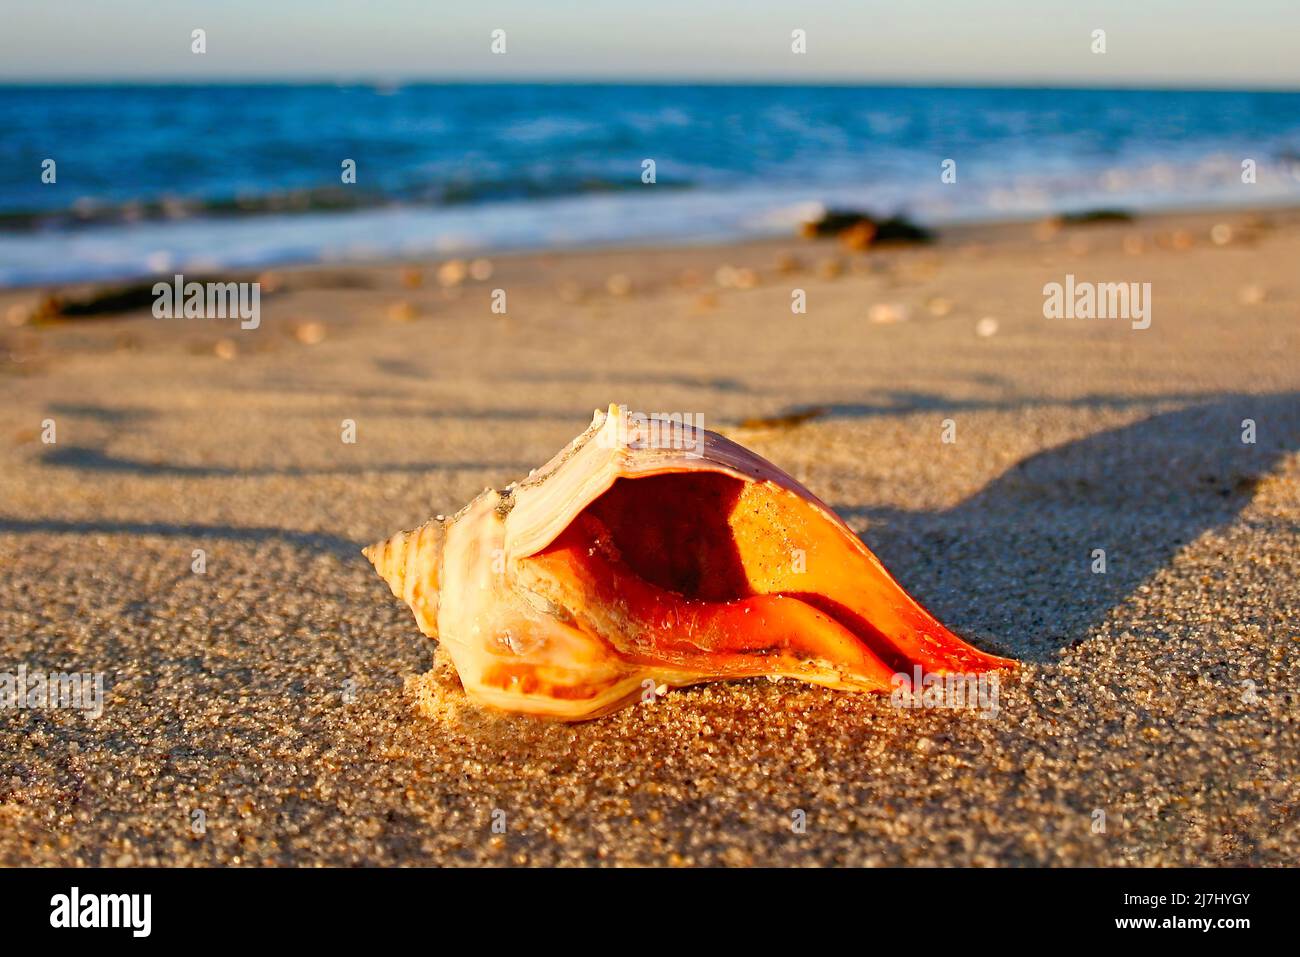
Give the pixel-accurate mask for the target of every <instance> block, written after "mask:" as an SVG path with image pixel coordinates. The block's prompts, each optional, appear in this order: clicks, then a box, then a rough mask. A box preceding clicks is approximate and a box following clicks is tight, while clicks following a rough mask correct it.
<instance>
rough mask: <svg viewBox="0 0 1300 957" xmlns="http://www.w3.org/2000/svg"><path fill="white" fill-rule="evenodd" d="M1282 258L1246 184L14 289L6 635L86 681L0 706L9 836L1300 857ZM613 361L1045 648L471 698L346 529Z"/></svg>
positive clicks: (468, 473)
mask: <svg viewBox="0 0 1300 957" xmlns="http://www.w3.org/2000/svg"><path fill="white" fill-rule="evenodd" d="M1217 224H1224V225H1227V226H1229V227H1230V228H1229V229H1228V230H1227V231H1226V232H1225V231H1224V230H1222V229H1220V230H1218V231H1217V232H1214V234H1213V235H1214V237H1217V239H1218V240H1221V242H1216V241H1215V238H1212V231H1213V229H1214V227H1215V226H1216V225H1217ZM1297 262H1300V213H1297V212H1294V211H1271V212H1266V213H1260V214H1251V213H1246V212H1237V213H1218V214H1213V215H1205V216H1195V215H1193V216H1179V217H1150V218H1144V219H1141V220H1139V221H1137V222H1135V223H1131V224H1130V223H1118V224H1105V225H1093V226H1077V227H1066V228H1064V229H1059V230H1051V229H1043V228H1042V227H1040V226H1035V225H1034V224H1021V225H1006V226H997V227H979V228H976V227H971V228H965V229H961V230H955V231H952V232H949V233H946V234H945V235H944V236H943V238H942V241H941V242H940V243H939V244H937V245H935V246H933V247H929V248H915V247H909V248H899V249H895V250H878V251H872V252H869V253H852V252H848V251H846V250H844V249H842V248H841V247H839V246H838V245H837V244H836V243H835V242H833V241H825V242H817V243H810V242H802V241H796V240H791V241H790V242H772V243H758V244H747V245H738V246H731V247H698V248H685V249H661V250H640V251H632V250H629V251H600V252H575V253H563V254H530V255H520V256H496V257H492V275H491V276H490V277H488V278H486V279H474V278H472V277H466V278H464V279H463V280H462V281H460V282H458V283H452V284H450V285H447V286H444V285H442V284H440V282H439V278H438V270H437V263H433V262H421V263H412V264H392V265H386V266H373V267H369V266H368V267H352V266H331V267H315V268H304V269H283V270H275V271H274V272H273V273H272V274H269V275H266V276H264V277H263V280H264V286H263V299H262V321H261V326H260V328H258V329H256V330H247V331H241V330H240V329H239V328H238V324H237V323H236V322H234V321H232V320H174V321H164V320H155V319H153V318H151V317H150V316H149V314H148V311H147V309H142V310H137V311H135V312H132V313H128V314H124V315H118V316H107V317H95V318H86V319H81V320H77V321H68V322H61V323H54V324H48V325H19V324H17V323H19V322H20V321H21V320H22V319H23V318H24V317H25V316H26V315H28V314H29V313H30V311H31V310H32V307H33V306H34V305H35V304H36V302H37V300H38V299H39V296H40V294H39V293H38V292H36V291H24V290H11V291H5V292H0V321H3V320H6V319H7V320H8V322H0V396H2V397H3V401H2V402H0V462H2V466H0V492H2V493H3V494H2V499H0V501H2V504H0V672H13V671H15V670H16V669H17V668H18V667H19V666H20V665H26V667H27V668H28V670H29V671H33V672H34V671H37V670H45V671H85V672H102V673H103V674H104V676H105V685H106V690H105V700H104V703H103V704H104V710H103V714H102V716H101V717H99V718H98V719H93V720H92V719H90V718H88V717H87V716H85V715H83V714H80V713H77V712H76V711H71V710H40V709H9V710H0V862H3V863H5V864H9V865H18V864H90V865H107V864H136V865H173V864H218V865H229V864H242V865H315V864H327V865H341V864H380V865H388V864H408V865H425V864H479V863H489V864H557V863H570V864H600V863H603V864H688V865H689V864H696V865H699V864H927V865H934V864H941V865H943V864H955V865H966V864H990V865H1025V864H1051V865H1110V864H1146V865H1164V864H1171V865H1172V864H1185V865H1201V864H1295V863H1297V861H1298V860H1300V853H1298V851H1300V826H1298V825H1297V813H1298V812H1297V801H1298V800H1300V784H1298V783H1297V782H1298V781H1300V734H1298V731H1297V721H1296V714H1297V711H1298V710H1300V709H1297V705H1296V690H1295V689H1296V688H1297V687H1298V686H1300V626H1297V624H1296V623H1297V621H1300V455H1298V454H1297V450H1298V449H1300V361H1298V360H1297V356H1300V275H1298V274H1297V272H1296V269H1295V264H1296V263H1297ZM722 267H730V269H729V270H728V269H726V268H722ZM720 269H721V270H722V271H721V272H719V270H720ZM453 272H455V271H454V270H444V271H443V279H444V280H448V281H450V280H453V279H455V278H456V276H454V275H452V273H453ZM1067 274H1074V275H1075V276H1076V278H1077V279H1078V280H1080V281H1095V282H1121V281H1124V282H1129V281H1135V282H1150V283H1151V284H1152V287H1151V288H1152V316H1151V318H1152V322H1151V326H1150V328H1148V329H1145V330H1134V329H1132V328H1130V324H1129V323H1128V322H1126V321H1124V320H1051V319H1046V318H1044V316H1043V312H1042V309H1043V292H1042V289H1043V286H1044V284H1045V283H1048V282H1063V281H1064V280H1065V276H1066V275H1067ZM719 280H721V283H720V282H719ZM498 288H500V289H504V290H506V293H507V314H506V315H505V316H500V315H494V314H493V312H492V311H491V305H492V290H493V289H498ZM796 288H798V289H803V290H805V292H806V295H807V314H806V315H792V313H791V310H790V303H791V292H792V290H793V289H796ZM77 292H78V291H76V290H73V291H72V293H74V294H75V293H77ZM611 401H618V402H622V403H625V404H627V405H628V406H630V407H631V408H632V409H635V410H642V411H648V412H675V411H676V412H687V411H690V412H702V413H703V414H704V416H705V422H706V425H707V426H708V427H710V428H714V429H717V430H719V431H722V432H724V433H726V434H728V435H730V436H731V437H733V438H736V439H738V440H739V441H741V442H743V443H745V444H747V445H749V446H751V447H752V448H754V449H755V450H756V451H757V452H759V453H760V454H762V455H764V456H766V457H768V458H770V459H771V460H772V461H773V462H775V463H776V464H778V465H780V466H781V467H783V468H785V469H786V470H788V471H789V472H791V473H792V474H793V475H795V476H796V477H797V478H798V479H800V480H801V481H803V482H804V483H805V484H807V485H808V486H809V487H810V488H811V489H812V490H813V491H814V492H816V493H817V494H818V495H819V496H821V497H822V498H824V499H825V500H826V501H828V502H829V503H830V504H831V505H833V506H834V507H835V508H836V509H837V510H838V511H839V512H840V514H841V515H843V516H844V517H845V518H846V520H847V521H848V522H849V524H850V525H852V526H853V527H854V528H855V529H856V530H857V531H858V532H859V533H860V534H861V535H862V536H863V538H864V539H865V541H866V542H867V543H868V544H869V545H870V546H871V547H872V548H873V549H874V550H875V551H876V552H877V554H878V555H879V556H880V557H881V559H882V560H883V561H884V562H885V564H886V565H887V566H888V567H889V568H890V569H891V571H893V573H894V574H895V575H896V576H897V577H898V578H899V580H900V581H901V582H902V583H903V584H904V586H905V587H907V588H908V589H909V590H910V591H911V592H912V593H913V594H915V595H916V596H917V597H918V598H919V599H920V600H921V601H922V602H923V603H924V604H925V605H927V606H928V607H929V608H930V609H931V610H932V611H934V612H935V613H936V614H937V615H938V616H939V617H940V618H941V619H943V620H944V621H945V622H946V623H947V624H948V625H949V626H950V627H952V628H953V629H954V630H955V631H957V632H958V633H959V634H961V635H963V636H964V637H966V638H967V639H969V640H970V641H972V642H974V643H976V644H978V645H980V646H981V647H984V648H987V649H989V650H992V651H995V652H999V653H1002V654H1009V655H1013V656H1015V657H1018V658H1021V659H1023V660H1024V661H1025V662H1026V665H1025V667H1024V668H1023V669H1022V671H1021V672H1020V673H1019V674H1018V675H1017V676H1015V677H1012V678H1007V679H1006V680H1004V681H1003V683H1002V687H1001V696H1000V699H999V709H998V712H997V714H996V715H995V716H987V717H981V716H979V715H977V714H973V713H970V712H958V711H940V710H931V711H923V710H922V711H918V710H904V709H898V708H894V707H891V705H890V702H889V700H888V699H886V698H882V697H870V696H854V695H848V694H836V693H833V692H829V691H826V690H823V689H818V688H810V687H806V686H802V685H798V684H794V683H792V682H788V681H786V682H780V683H775V682H769V681H766V680H759V681H751V682H741V683H735V684H727V685H713V686H707V687H699V688H692V689H687V690H681V691H675V692H672V693H671V694H669V695H667V696H666V697H664V698H663V699H661V700H659V701H657V702H656V703H654V704H646V705H639V706H635V707H632V708H629V709H627V710H625V711H622V712H620V713H618V714H616V715H614V716H611V717H608V718H605V719H602V720H599V721H595V722H591V723H587V724H582V725H576V726H566V725H556V724H546V723H539V722H536V721H533V720H529V719H521V718H511V717H503V716H499V715H493V714H487V713H483V712H480V711H478V710H477V709H475V708H473V707H472V706H470V705H468V703H467V702H466V700H465V698H464V695H463V693H462V692H461V691H460V689H459V687H458V685H457V683H456V680H455V677H454V674H452V673H451V672H450V671H449V670H448V669H447V667H446V666H445V664H443V663H441V662H439V663H438V665H437V667H435V666H434V646H433V644H432V643H430V642H428V641H426V640H425V639H424V638H422V637H421V636H420V634H419V632H418V631H417V629H416V627H415V625H414V623H413V621H412V620H411V617H410V614H409V612H407V611H406V609H404V608H402V607H400V606H399V605H398V604H397V602H395V601H394V600H393V599H392V597H391V596H390V594H389V592H388V589H387V586H385V585H384V583H383V582H382V581H380V580H379V578H378V577H377V576H376V575H375V574H374V573H373V571H372V570H371V568H370V567H369V565H368V564H367V563H366V561H365V559H364V558H362V556H361V555H360V554H359V548H360V547H361V546H362V545H365V544H369V543H370V542H372V541H374V540H376V539H379V538H381V537H386V536H387V535H388V534H390V533H391V532H393V531H395V530H396V529H399V528H409V527H412V526H414V525H416V524H418V523H420V522H422V521H424V520H425V519H426V518H428V517H429V516H430V515H432V514H434V513H438V512H451V511H454V510H455V509H457V508H459V507H460V506H461V505H463V504H464V503H465V502H467V501H468V500H469V499H470V498H471V497H472V496H474V495H475V494H477V493H478V492H479V491H480V490H482V489H483V488H484V487H485V486H487V485H496V486H500V485H504V484H506V483H508V482H509V481H511V480H514V479H517V478H520V477H521V476H523V475H524V474H526V472H527V471H528V469H529V468H532V467H534V466H536V465H539V464H541V463H542V462H544V461H545V460H546V459H547V458H548V457H549V456H550V455H551V454H552V453H553V452H554V451H555V450H557V449H558V448H559V447H560V446H561V445H562V444H563V443H564V442H566V441H567V440H568V439H570V438H571V437H572V436H573V435H576V434H577V433H578V432H579V431H580V430H581V429H582V428H583V427H584V426H585V425H586V424H587V422H589V421H590V418H591V412H592V410H593V409H594V408H603V407H605V406H606V405H608V403H610V402H611ZM47 419H52V420H54V423H55V426H56V438H57V441H56V442H55V443H54V444H46V443H45V442H43V441H42V430H43V428H44V426H43V424H42V423H43V421H44V420H47ZM1244 419H1252V420H1254V422H1255V424H1256V438H1257V441H1256V442H1255V443H1254V444H1247V443H1243V442H1242V440H1241V436H1242V421H1243V420H1244ZM344 420H352V421H354V422H355V423H356V439H357V440H356V442H355V444H347V443H344V442H343V441H342V440H341V435H342V431H343V422H344ZM763 420H767V421H763ZM944 420H951V421H952V422H953V423H954V424H955V429H956V441H955V442H952V443H944V442H942V441H941V438H942V434H943V430H944ZM745 423H749V424H745ZM1098 548H1101V549H1104V550H1105V552H1106V557H1107V570H1106V572H1105V574H1094V573H1093V571H1092V564H1093V561H1094V558H1093V555H1094V550H1095V549H1098ZM195 549H202V550H204V553H205V558H206V570H205V572H204V573H203V574H196V573H195V572H194V571H193V570H192V562H193V561H194V550H195ZM431 668H433V670H432V671H431V670H430V669H431ZM349 692H352V693H351V694H349ZM349 699H351V700H350V703H349ZM196 811H199V812H202V814H201V820H202V822H203V827H201V828H200V827H198V826H197V824H196V821H198V820H200V816H198V815H196V814H195V812H196ZM796 811H803V812H804V817H805V819H806V827H805V828H804V829H803V830H802V832H799V831H798V830H797V829H795V828H793V827H792V821H793V820H794V812H796ZM494 812H501V813H494ZM494 822H498V823H504V833H494V830H493V824H494ZM1103 824H1104V829H1102V825H1103Z"/></svg>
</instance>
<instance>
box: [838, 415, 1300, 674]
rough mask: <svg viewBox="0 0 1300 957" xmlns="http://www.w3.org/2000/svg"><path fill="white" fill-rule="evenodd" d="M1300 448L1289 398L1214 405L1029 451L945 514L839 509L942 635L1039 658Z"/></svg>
mask: <svg viewBox="0 0 1300 957" xmlns="http://www.w3.org/2000/svg"><path fill="white" fill-rule="evenodd" d="M1245 419H1250V420H1253V422H1254V423H1255V438H1256V441H1255V443H1254V444H1248V443H1246V442H1243V441H1242V437H1243V425H1242V423H1243V420H1245ZM1297 449H1300V393H1282V394H1273V395H1253V396H1249V395H1240V396H1238V395H1234V396H1225V397H1221V398H1219V399H1216V400H1214V401H1211V402H1202V403H1198V404H1196V405H1192V406H1188V407H1187V408H1183V409H1179V410H1177V411H1174V412H1168V413H1163V414H1159V415H1153V416H1151V417H1150V418H1147V419H1143V420H1142V421H1140V422H1136V423H1134V424H1133V425H1130V426H1126V427H1124V428H1120V429H1114V430H1110V431H1106V432H1100V433H1097V434H1095V435H1091V436H1088V437H1087V438H1084V439H1080V440H1078V441H1075V442H1069V443H1066V444H1065V445H1061V446H1058V447H1056V448H1052V449H1047V450H1045V451H1042V452H1039V453H1037V454H1035V455H1032V456H1030V457H1029V458H1027V459H1024V460H1023V461H1021V462H1019V463H1017V464H1016V465H1015V466H1013V467H1012V468H1010V469H1008V470H1007V471H1006V472H1004V473H1002V474H1001V475H1000V476H998V477H997V478H996V479H994V480H993V481H992V482H990V483H989V484H988V485H986V486H985V487H984V488H983V489H981V490H980V491H979V492H977V493H976V494H974V495H972V496H971V497H970V498H968V499H966V500H965V501H963V502H961V503H960V504H959V505H957V506H955V507H954V508H951V509H948V510H945V511H942V512H910V511H906V510H894V509H870V508H867V509H842V510H839V511H840V513H841V514H842V515H844V516H845V518H847V519H850V520H852V519H854V518H865V519H867V522H868V525H867V531H866V534H865V535H864V539H865V540H866V541H867V543H868V545H870V546H871V548H872V550H873V551H875V552H876V554H877V555H879V556H880V559H881V561H883V562H884V563H885V565H886V566H887V567H888V568H890V569H891V571H893V572H894V574H895V575H896V576H897V577H898V578H899V580H900V581H901V582H902V583H903V585H904V586H905V587H906V588H907V589H908V590H909V591H911V592H912V593H913V594H914V595H916V596H917V597H918V598H919V599H920V600H921V601H922V603H923V604H925V605H926V606H927V607H928V608H929V609H930V610H931V611H932V612H934V613H935V614H936V615H937V616H938V617H939V618H940V619H941V620H943V621H944V622H945V623H946V624H947V625H948V626H949V627H951V628H953V629H954V630H956V631H957V632H958V633H959V634H963V635H965V636H967V637H970V638H973V639H974V640H975V641H976V643H978V644H981V645H983V646H986V647H990V646H991V647H992V648H993V649H994V650H998V649H1001V650H1004V651H1006V652H1009V653H1010V654H1012V655H1015V656H1017V657H1021V658H1031V659H1038V660H1045V659H1047V658H1049V657H1050V656H1051V655H1052V653H1053V652H1054V651H1055V650H1056V649H1058V648H1060V647H1063V646H1065V645H1068V644H1070V643H1072V642H1073V641H1077V640H1079V639H1081V638H1083V637H1085V636H1086V635H1087V634H1088V632H1089V631H1090V629H1092V628H1094V627H1095V626H1097V625H1098V624H1100V623H1101V622H1102V620H1103V619H1104V618H1105V616H1106V615H1107V613H1108V612H1110V611H1111V609H1113V608H1114V607H1116V606H1117V605H1118V604H1120V603H1121V602H1123V601H1124V599H1125V598H1126V597H1127V596H1128V595H1130V594H1131V593H1132V592H1133V591H1134V590H1135V589H1137V588H1138V587H1139V586H1140V585H1142V584H1143V582H1145V581H1147V580H1148V579H1149V578H1150V577H1151V576H1152V575H1154V574H1155V573H1156V572H1158V571H1159V570H1161V569H1162V568H1164V567H1166V566H1167V565H1168V564H1169V563H1170V562H1171V561H1172V560H1173V558H1174V556H1175V555H1176V554H1177V553H1178V551H1179V550H1180V549H1182V548H1183V547H1184V546H1186V545H1187V544H1188V543H1190V542H1192V541H1193V540H1195V539H1196V538H1197V537H1199V536H1200V535H1202V534H1203V533H1204V532H1206V531H1208V530H1211V529H1214V528H1218V527H1222V526H1225V525H1228V524H1230V523H1231V522H1232V521H1233V520H1234V519H1235V518H1236V517H1237V515H1238V514H1239V513H1240V512H1241V510H1242V509H1244V508H1245V507H1246V506H1247V505H1249V504H1250V501H1251V499H1252V497H1253V492H1254V489H1255V487H1256V486H1257V485H1258V483H1259V482H1260V480H1261V479H1262V478H1264V476H1266V475H1267V474H1268V473H1269V472H1271V471H1273V470H1274V469H1275V468H1277V467H1278V466H1279V465H1280V463H1281V461H1282V459H1283V458H1284V457H1285V456H1287V455H1289V454H1290V453H1292V452H1295V451H1296V450H1297ZM859 526H860V523H859ZM1095 549H1103V550H1104V551H1105V559H1106V571H1105V574H1097V573H1094V572H1093V564H1094V561H1095V560H1096V559H1095V556H1094V550H1095Z"/></svg>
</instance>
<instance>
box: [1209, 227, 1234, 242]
mask: <svg viewBox="0 0 1300 957" xmlns="http://www.w3.org/2000/svg"><path fill="white" fill-rule="evenodd" d="M1210 241H1211V242H1212V243H1214V245H1216V246H1226V245H1228V243H1230V242H1232V227H1231V226H1229V225H1228V224H1227V223H1215V224H1214V226H1213V227H1211V228H1210Z"/></svg>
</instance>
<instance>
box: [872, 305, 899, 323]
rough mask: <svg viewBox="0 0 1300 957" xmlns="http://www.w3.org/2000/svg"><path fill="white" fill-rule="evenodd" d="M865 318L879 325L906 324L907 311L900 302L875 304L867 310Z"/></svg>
mask: <svg viewBox="0 0 1300 957" xmlns="http://www.w3.org/2000/svg"><path fill="white" fill-rule="evenodd" d="M867 318H868V319H870V320H871V321H872V322H875V323H878V324H880V325H892V324H893V323H897V322H906V321H907V318H908V309H907V306H905V305H903V304H902V303H900V302H877V303H874V304H873V305H872V306H871V308H870V309H868V310H867Z"/></svg>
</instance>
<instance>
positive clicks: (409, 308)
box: [385, 299, 416, 322]
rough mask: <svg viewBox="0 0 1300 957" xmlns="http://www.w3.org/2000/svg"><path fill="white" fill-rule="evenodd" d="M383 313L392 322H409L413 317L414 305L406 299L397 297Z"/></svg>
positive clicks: (414, 314)
mask: <svg viewBox="0 0 1300 957" xmlns="http://www.w3.org/2000/svg"><path fill="white" fill-rule="evenodd" d="M385 315H387V316H388V318H389V319H391V320H393V321H394V322H410V321H411V320H412V319H414V318H415V316H416V312H415V306H413V305H411V303H410V302H409V301H407V300H406V299H399V300H397V302H395V303H393V304H392V305H390V306H389V307H388V310H387V312H386V313H385Z"/></svg>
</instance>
